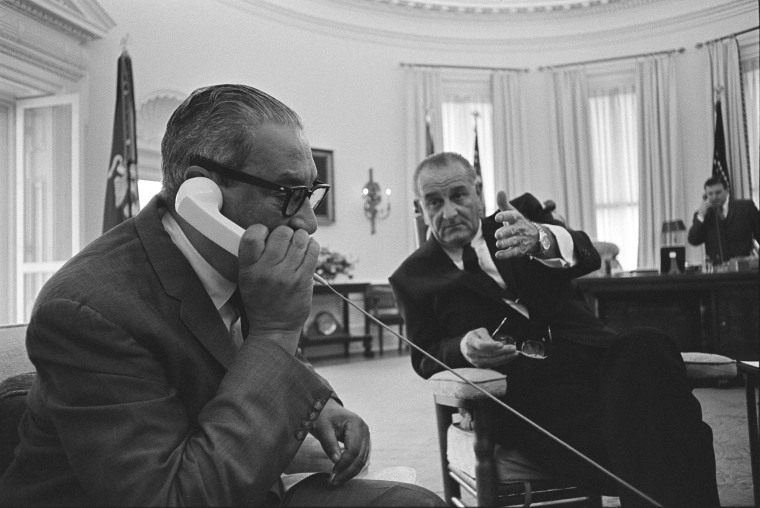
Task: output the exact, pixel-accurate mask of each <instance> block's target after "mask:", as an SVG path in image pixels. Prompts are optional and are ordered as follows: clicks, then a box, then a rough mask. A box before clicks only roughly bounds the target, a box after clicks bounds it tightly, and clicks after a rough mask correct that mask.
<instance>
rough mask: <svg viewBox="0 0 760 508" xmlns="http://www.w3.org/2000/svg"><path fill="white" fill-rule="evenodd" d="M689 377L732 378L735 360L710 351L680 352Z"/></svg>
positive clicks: (735, 373)
mask: <svg viewBox="0 0 760 508" xmlns="http://www.w3.org/2000/svg"><path fill="white" fill-rule="evenodd" d="M681 357H682V358H683V362H684V364H685V365H686V376H687V377H688V378H689V379H692V380H697V379H716V380H720V379H726V380H730V379H734V378H735V377H736V376H737V370H736V360H732V359H731V358H728V357H727V356H722V355H716V354H712V353H681Z"/></svg>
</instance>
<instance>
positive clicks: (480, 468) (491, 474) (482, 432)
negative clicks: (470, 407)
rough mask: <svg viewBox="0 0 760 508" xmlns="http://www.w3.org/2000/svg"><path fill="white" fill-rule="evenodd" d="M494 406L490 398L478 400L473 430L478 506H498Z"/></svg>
mask: <svg viewBox="0 0 760 508" xmlns="http://www.w3.org/2000/svg"><path fill="white" fill-rule="evenodd" d="M493 408H494V405H493V404H492V403H491V401H489V400H481V401H478V402H477V407H476V410H475V418H474V420H473V430H474V431H475V479H476V486H477V491H478V506H496V503H497V498H498V493H497V487H496V485H497V479H496V462H495V461H494V457H493V454H494V447H495V442H494V440H493V429H492V427H493V423H492V422H493V421H494V418H493V416H494V415H493V413H494V411H493Z"/></svg>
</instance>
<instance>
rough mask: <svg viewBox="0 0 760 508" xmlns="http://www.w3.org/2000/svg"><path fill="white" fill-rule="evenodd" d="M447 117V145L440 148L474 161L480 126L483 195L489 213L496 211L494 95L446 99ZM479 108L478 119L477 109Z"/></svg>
mask: <svg viewBox="0 0 760 508" xmlns="http://www.w3.org/2000/svg"><path fill="white" fill-rule="evenodd" d="M441 111H442V117H443V126H444V127H443V146H442V147H441V150H440V151H446V152H456V153H459V154H461V155H462V156H463V157H464V158H465V159H467V160H469V161H470V162H471V163H472V162H473V160H474V153H475V124H476V123H477V125H478V152H479V154H480V156H479V157H480V174H481V178H482V181H483V197H484V201H485V206H486V209H485V213H486V215H488V214H491V213H493V212H494V211H495V210H496V191H495V189H494V166H493V133H492V132H491V131H492V125H493V121H492V116H493V114H492V111H493V106H492V105H491V102H490V98H487V99H486V98H484V99H483V102H461V101H457V102H451V101H444V102H443V104H442V106H441ZM474 111H477V112H478V116H477V122H476V120H475V117H474V116H473V114H472V113H473V112H474Z"/></svg>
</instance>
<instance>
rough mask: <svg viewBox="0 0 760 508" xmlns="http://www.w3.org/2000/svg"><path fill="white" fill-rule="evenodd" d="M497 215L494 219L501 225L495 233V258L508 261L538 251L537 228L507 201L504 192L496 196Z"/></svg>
mask: <svg viewBox="0 0 760 508" xmlns="http://www.w3.org/2000/svg"><path fill="white" fill-rule="evenodd" d="M496 203H497V204H498V206H499V210H501V211H500V212H499V213H497V214H496V217H495V219H496V220H497V221H498V222H501V223H502V224H503V225H502V227H500V228H499V229H498V230H497V231H496V247H497V248H498V249H500V250H497V251H496V254H495V257H496V258H498V259H509V258H516V257H521V256H527V255H529V254H532V253H534V252H536V251H537V250H538V228H537V227H536V226H535V225H534V224H533V223H532V222H531V221H529V220H528V219H526V218H525V217H524V216H523V214H521V213H520V212H518V211H517V210H516V209H515V207H514V206H512V205H511V204H510V203H509V201H508V200H507V195H506V193H504V191H499V193H498V194H497V195H496Z"/></svg>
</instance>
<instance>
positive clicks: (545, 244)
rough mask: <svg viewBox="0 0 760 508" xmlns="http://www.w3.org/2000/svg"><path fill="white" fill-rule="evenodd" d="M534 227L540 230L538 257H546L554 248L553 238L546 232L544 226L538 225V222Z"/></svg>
mask: <svg viewBox="0 0 760 508" xmlns="http://www.w3.org/2000/svg"><path fill="white" fill-rule="evenodd" d="M533 225H534V226H536V228H537V229H538V253H537V256H545V255H546V253H547V252H549V249H550V248H551V246H552V238H551V236H550V235H549V232H548V231H547V230H546V227H544V226H543V225H542V224H538V223H537V222H534V223H533Z"/></svg>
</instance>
